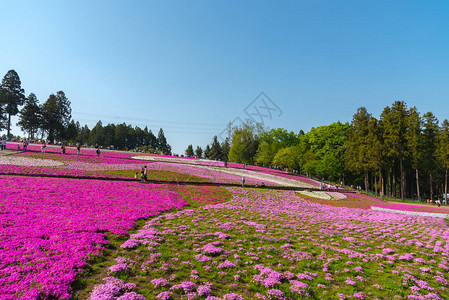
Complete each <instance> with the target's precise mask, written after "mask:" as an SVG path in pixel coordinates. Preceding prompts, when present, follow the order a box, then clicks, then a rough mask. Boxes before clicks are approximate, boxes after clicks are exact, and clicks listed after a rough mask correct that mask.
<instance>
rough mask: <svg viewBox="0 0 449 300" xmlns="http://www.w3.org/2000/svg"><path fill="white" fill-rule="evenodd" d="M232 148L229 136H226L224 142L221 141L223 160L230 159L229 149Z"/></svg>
mask: <svg viewBox="0 0 449 300" xmlns="http://www.w3.org/2000/svg"><path fill="white" fill-rule="evenodd" d="M230 150H231V145H230V143H229V138H228V137H227V138H225V140H224V142H223V143H221V160H223V161H228V156H229V151H230Z"/></svg>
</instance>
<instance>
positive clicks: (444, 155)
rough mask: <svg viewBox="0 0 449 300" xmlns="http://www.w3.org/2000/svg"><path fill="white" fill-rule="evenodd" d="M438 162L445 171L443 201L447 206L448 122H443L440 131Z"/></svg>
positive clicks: (448, 165)
mask: <svg viewBox="0 0 449 300" xmlns="http://www.w3.org/2000/svg"><path fill="white" fill-rule="evenodd" d="M438 160H439V162H440V164H441V165H442V166H443V167H444V169H445V175H444V200H445V203H446V204H447V170H448V168H449V121H448V120H447V119H446V120H444V121H443V124H442V125H441V129H440V136H439V145H438Z"/></svg>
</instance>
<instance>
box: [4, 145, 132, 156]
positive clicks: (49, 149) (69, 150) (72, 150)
mask: <svg viewBox="0 0 449 300" xmlns="http://www.w3.org/2000/svg"><path fill="white" fill-rule="evenodd" d="M17 144H19V148H20V150H23V146H22V143H16V142H7V143H6V149H11V150H17ZM41 146H42V144H28V146H27V150H29V151H37V152H41ZM61 151H62V150H61V146H58V145H47V146H46V148H45V152H46V153H61ZM65 153H66V154H67V155H68V154H75V155H76V154H77V150H76V147H73V146H67V147H66V151H65ZM80 154H82V155H89V156H92V157H95V156H97V154H96V149H95V148H91V147H81V151H80ZM135 155H136V153H134V152H123V151H120V152H118V151H109V150H103V149H101V153H100V157H102V156H104V157H112V158H114V157H115V158H131V157H132V156H135Z"/></svg>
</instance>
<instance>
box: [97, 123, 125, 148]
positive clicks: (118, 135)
mask: <svg viewBox="0 0 449 300" xmlns="http://www.w3.org/2000/svg"><path fill="white" fill-rule="evenodd" d="M92 130H93V129H92ZM114 139H115V143H116V145H115V146H117V148H118V149H121V150H125V149H127V145H128V126H126V124H125V123H122V124H118V125H117V126H116V127H115V135H114Z"/></svg>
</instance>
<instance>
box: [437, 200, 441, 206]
mask: <svg viewBox="0 0 449 300" xmlns="http://www.w3.org/2000/svg"><path fill="white" fill-rule="evenodd" d="M437 205H438V207H440V205H441V202H440V199H438V200H437Z"/></svg>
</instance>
